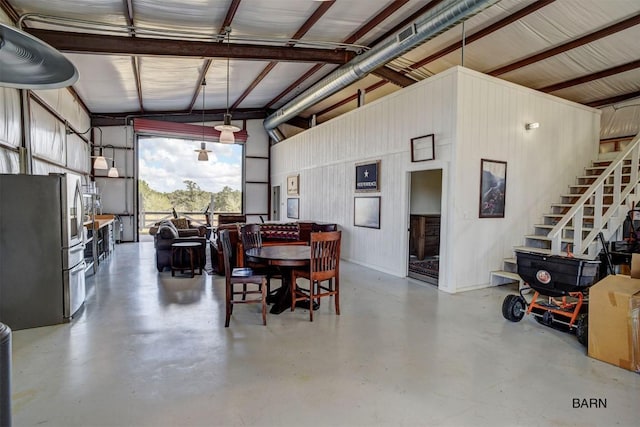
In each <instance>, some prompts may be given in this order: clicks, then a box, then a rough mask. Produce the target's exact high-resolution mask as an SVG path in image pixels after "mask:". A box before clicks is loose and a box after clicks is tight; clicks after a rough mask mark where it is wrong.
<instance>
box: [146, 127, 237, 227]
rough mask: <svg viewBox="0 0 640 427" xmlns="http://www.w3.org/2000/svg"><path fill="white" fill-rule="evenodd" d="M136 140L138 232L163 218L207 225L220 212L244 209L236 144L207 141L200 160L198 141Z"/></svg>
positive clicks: (162, 138)
mask: <svg viewBox="0 0 640 427" xmlns="http://www.w3.org/2000/svg"><path fill="white" fill-rule="evenodd" d="M137 144H138V159H137V160H138V212H139V213H138V216H139V218H138V230H139V235H140V236H141V237H142V236H147V235H148V234H149V231H148V230H149V228H150V227H152V226H153V225H154V224H156V223H157V222H159V221H161V220H163V219H170V218H178V217H180V218H186V219H187V220H188V221H190V224H191V225H192V226H195V227H197V226H200V225H204V226H209V225H217V223H218V222H217V221H218V214H220V213H225V214H226V213H233V214H236V213H241V212H243V206H242V196H243V195H242V157H243V156H242V153H243V147H242V146H241V145H236V144H219V143H210V144H209V145H208V148H209V149H210V150H211V151H210V152H209V153H208V156H207V157H208V159H207V160H199V159H198V155H197V154H198V153H197V152H198V149H199V148H200V147H201V141H200V140H195V139H186V138H174V137H172V138H168V137H163V136H139V137H138V140H137Z"/></svg>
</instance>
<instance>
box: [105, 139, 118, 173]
mask: <svg viewBox="0 0 640 427" xmlns="http://www.w3.org/2000/svg"><path fill="white" fill-rule="evenodd" d="M105 147H111V150H113V157H111V168H109V172H107V176H108V177H109V178H118V177H119V176H120V174H118V169H117V168H116V147H114V146H113V145H107V146H105Z"/></svg>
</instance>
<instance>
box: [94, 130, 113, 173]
mask: <svg viewBox="0 0 640 427" xmlns="http://www.w3.org/2000/svg"><path fill="white" fill-rule="evenodd" d="M95 129H98V130H99V131H100V149H99V151H98V155H97V156H95V160H94V161H93V168H94V169H102V170H107V169H109V165H108V164H107V159H106V158H105V157H104V155H103V154H102V129H100V128H95Z"/></svg>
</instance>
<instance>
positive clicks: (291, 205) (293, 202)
mask: <svg viewBox="0 0 640 427" xmlns="http://www.w3.org/2000/svg"><path fill="white" fill-rule="evenodd" d="M299 217H300V199H293V198H289V199H287V218H293V219H298V218H299Z"/></svg>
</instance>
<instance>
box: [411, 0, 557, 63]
mask: <svg viewBox="0 0 640 427" xmlns="http://www.w3.org/2000/svg"><path fill="white" fill-rule="evenodd" d="M554 1H556V0H538V1H536V2H535V3H531V4H530V5H528V6H525V7H523V8H522V9H520V10H518V11H517V12H514V13H512V14H511V15H509V16H507V17H505V18H503V19H501V20H499V21H498V22H496V23H493V24H491V25H489V26H488V27H486V28H483V29H482V30H480V31H477V32H475V33H473V34H471V35H469V36H466V37H465V41H464V42H465V46H466V45H469V44H471V43H473V42H475V41H478V40H480V39H481V38H483V37H486V36H488V35H489V34H491V33H493V32H495V31H498V30H499V29H501V28H504V27H506V26H507V25H509V24H512V23H514V22H516V21H519V20H520V19H522V18H524V17H525V16H527V15H530V14H532V13H533V12H535V11H537V10H538V9H542V8H543V7H545V6H547V5H548V4H550V3H553V2H554ZM461 48H462V40H460V41H457V42H455V43H451V44H450V45H449V46H447V47H445V48H443V49H440V50H439V51H437V52H435V53H433V54H431V55H429V56H427V57H426V58H423V59H421V60H419V61H417V62H416V63H414V64H412V65H411V66H409V67H407V68H406V69H405V70H406V71H410V70H417V69H418V68H420V67H424V66H425V65H426V64H428V63H430V62H433V61H435V60H436V59H440V58H442V57H443V56H445V55H448V54H450V53H451V52H455V51H456V50H458V49H461Z"/></svg>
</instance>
